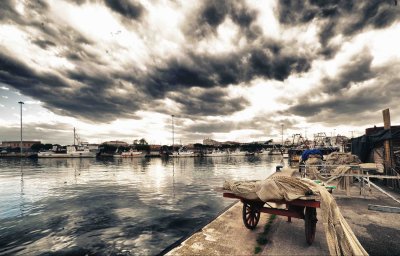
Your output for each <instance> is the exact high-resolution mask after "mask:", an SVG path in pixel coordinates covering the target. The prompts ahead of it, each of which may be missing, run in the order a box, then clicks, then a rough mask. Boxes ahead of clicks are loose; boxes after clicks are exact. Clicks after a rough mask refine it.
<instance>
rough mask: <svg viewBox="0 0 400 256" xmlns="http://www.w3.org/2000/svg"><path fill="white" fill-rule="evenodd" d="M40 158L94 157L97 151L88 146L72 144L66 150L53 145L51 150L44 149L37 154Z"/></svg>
mask: <svg viewBox="0 0 400 256" xmlns="http://www.w3.org/2000/svg"><path fill="white" fill-rule="evenodd" d="M37 156H38V158H93V157H96V152H93V151H91V150H90V149H89V148H88V147H87V146H81V145H78V146H77V145H70V146H67V147H66V149H65V150H60V149H59V148H57V147H53V149H52V150H50V151H42V152H39V153H38V154H37Z"/></svg>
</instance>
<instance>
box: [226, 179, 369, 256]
mask: <svg viewBox="0 0 400 256" xmlns="http://www.w3.org/2000/svg"><path fill="white" fill-rule="evenodd" d="M224 189H226V190H230V191H232V192H233V193H235V194H237V195H239V196H242V197H244V198H247V199H255V198H254V197H255V196H256V195H257V197H258V198H259V199H260V200H262V201H264V202H267V201H269V200H273V199H275V200H279V199H285V200H287V201H292V200H294V199H298V198H301V197H304V196H305V195H309V194H310V192H312V193H313V194H314V195H318V196H320V198H321V213H322V222H323V225H324V229H325V234H326V239H327V243H328V247H329V252H330V254H331V255H368V253H367V252H366V251H365V250H364V248H363V247H362V245H361V244H360V242H359V241H358V239H357V237H356V236H355V235H354V233H353V231H352V230H351V228H350V226H349V225H348V224H347V222H346V220H345V219H344V217H343V216H342V214H341V213H340V210H339V208H338V206H337V204H336V202H335V199H334V198H333V196H332V195H331V194H330V193H329V192H328V191H327V190H326V189H325V188H324V187H322V186H320V185H318V184H316V183H314V182H313V181H312V180H309V179H299V178H294V177H284V176H274V177H270V178H267V179H265V180H263V181H250V182H248V183H247V182H246V181H240V182H238V181H225V183H224Z"/></svg>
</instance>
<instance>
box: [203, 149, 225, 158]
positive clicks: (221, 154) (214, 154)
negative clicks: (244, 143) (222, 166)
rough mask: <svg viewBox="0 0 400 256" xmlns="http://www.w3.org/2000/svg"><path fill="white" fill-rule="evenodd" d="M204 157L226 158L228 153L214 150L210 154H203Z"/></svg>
mask: <svg viewBox="0 0 400 256" xmlns="http://www.w3.org/2000/svg"><path fill="white" fill-rule="evenodd" d="M204 156H211V157H221V156H228V152H226V151H222V150H215V149H214V150H213V151H212V152H210V153H206V154H204Z"/></svg>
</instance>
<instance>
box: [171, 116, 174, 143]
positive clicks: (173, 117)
mask: <svg viewBox="0 0 400 256" xmlns="http://www.w3.org/2000/svg"><path fill="white" fill-rule="evenodd" d="M171 117H172V120H171V122H172V151H174V143H175V138H174V115H171Z"/></svg>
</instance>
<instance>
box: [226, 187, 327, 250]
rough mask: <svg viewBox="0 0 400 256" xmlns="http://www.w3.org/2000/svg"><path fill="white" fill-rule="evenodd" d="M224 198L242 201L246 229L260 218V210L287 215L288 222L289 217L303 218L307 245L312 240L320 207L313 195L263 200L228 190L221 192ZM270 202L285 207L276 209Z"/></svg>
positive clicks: (255, 223)
mask: <svg viewBox="0 0 400 256" xmlns="http://www.w3.org/2000/svg"><path fill="white" fill-rule="evenodd" d="M223 196H224V197H226V198H236V199H240V201H242V203H243V214H242V217H243V223H244V225H245V226H246V228H248V229H254V228H255V227H256V226H257V224H258V221H259V220H260V214H261V212H265V213H269V214H276V215H281V216H286V217H288V222H290V221H291V218H298V219H304V224H305V235H306V241H307V243H308V244H309V245H311V244H312V243H313V242H314V238H315V230H316V226H317V221H318V219H317V209H316V208H319V207H320V202H319V201H317V200H316V197H315V196H305V197H302V198H301V199H296V200H293V201H286V200H271V201H268V202H263V201H261V200H260V199H258V200H249V199H245V198H243V197H240V196H238V195H235V194H233V193H230V192H223ZM270 203H276V204H285V205H286V207H285V208H286V209H278V208H276V207H273V206H271V204H270Z"/></svg>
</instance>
